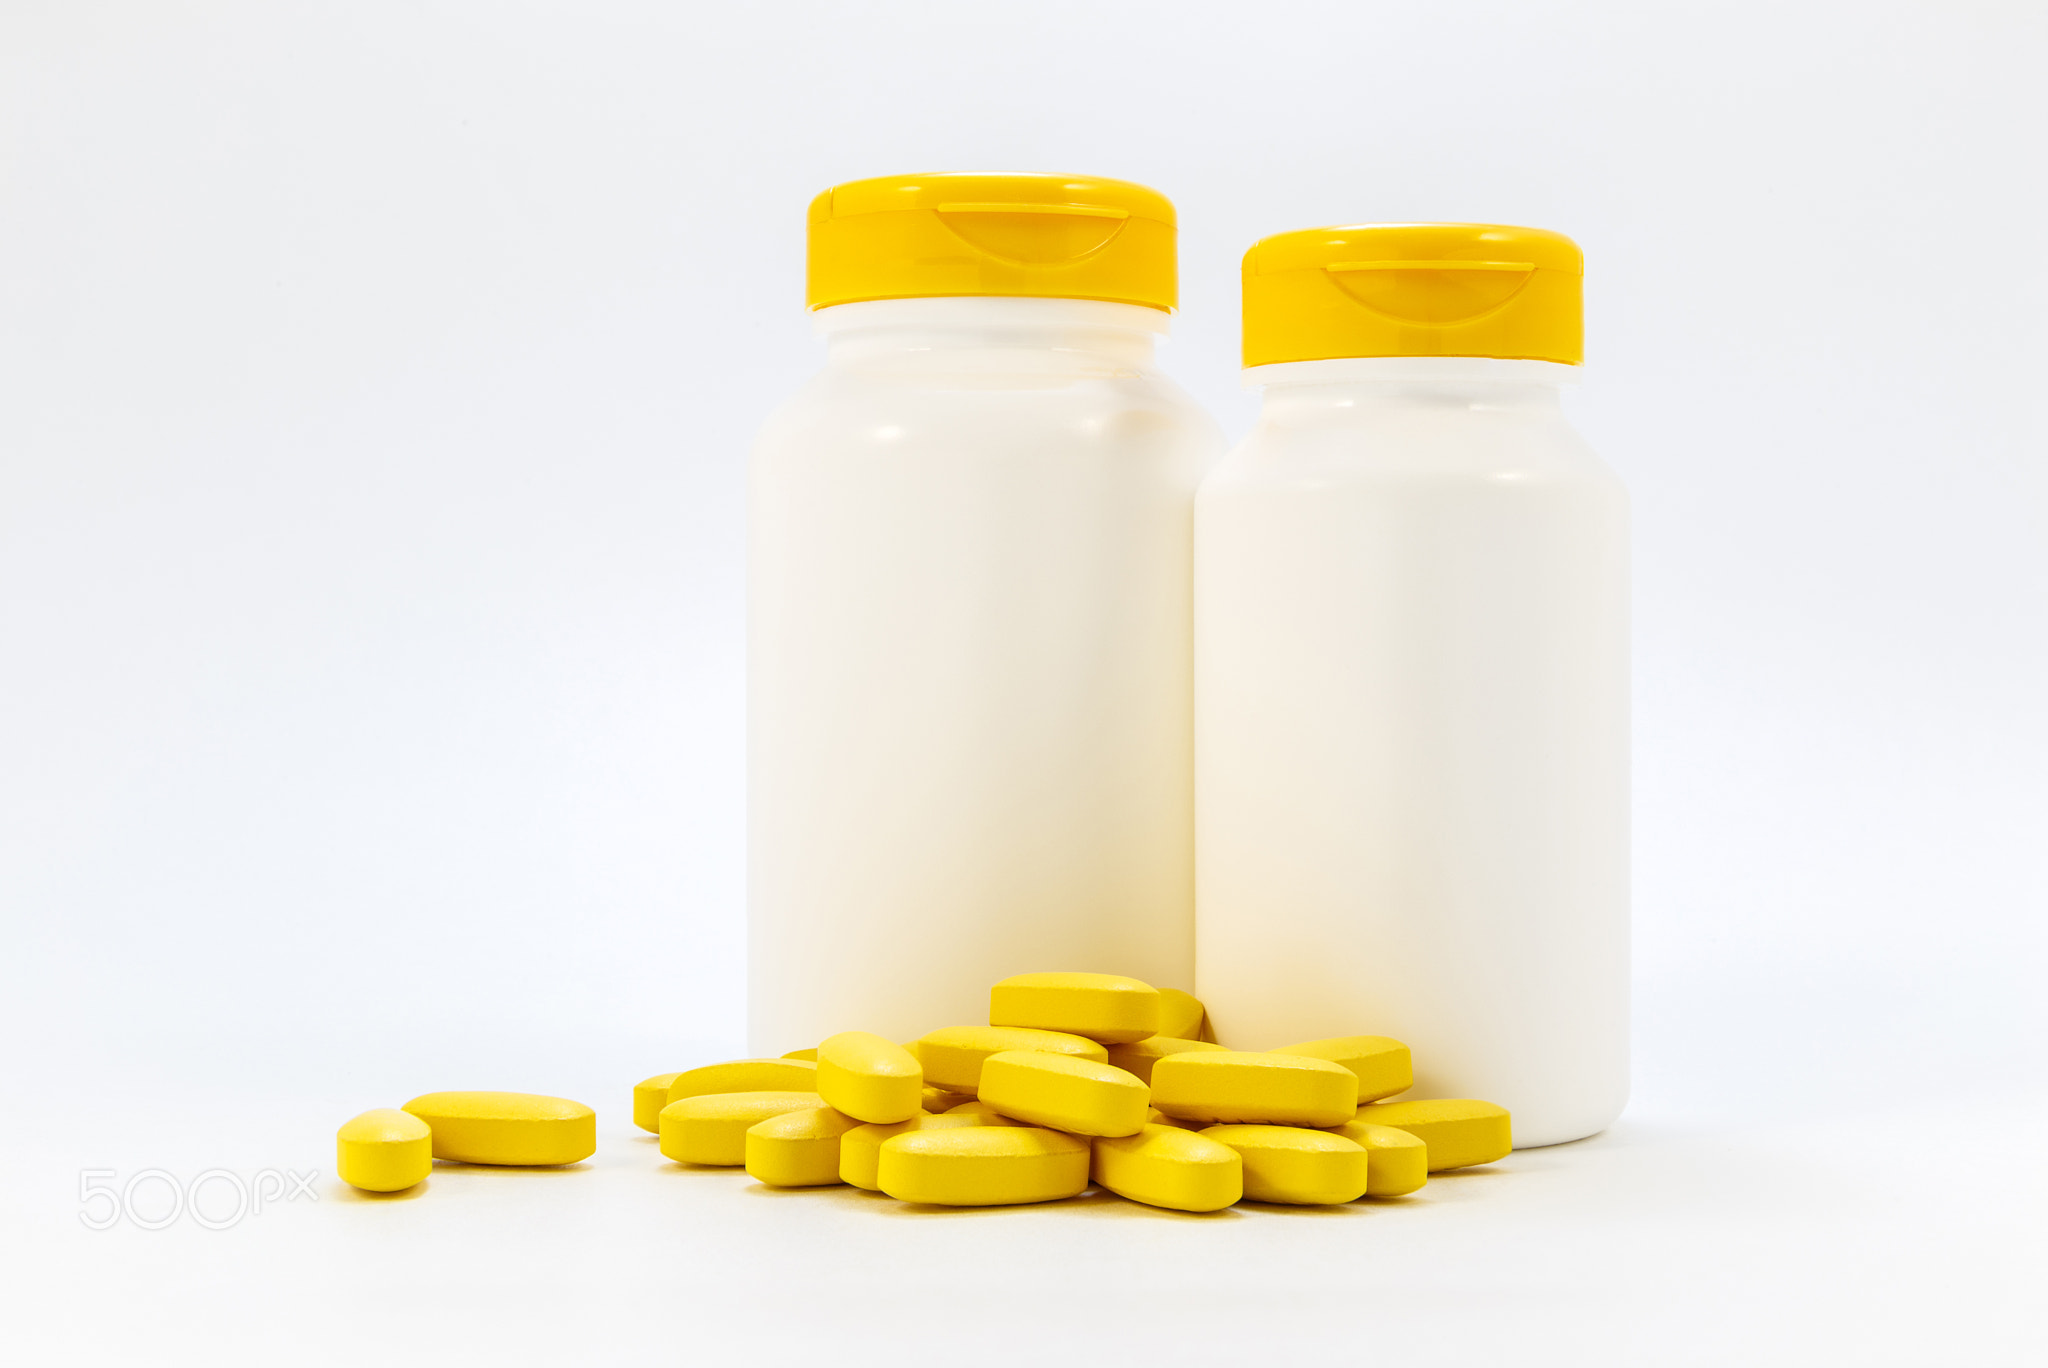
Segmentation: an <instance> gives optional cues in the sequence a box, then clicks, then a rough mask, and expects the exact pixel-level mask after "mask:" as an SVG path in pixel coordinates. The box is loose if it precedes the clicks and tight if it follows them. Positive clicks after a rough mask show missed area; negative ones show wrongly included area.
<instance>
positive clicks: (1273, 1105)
mask: <svg viewBox="0 0 2048 1368" xmlns="http://www.w3.org/2000/svg"><path fill="white" fill-rule="evenodd" d="M1152 1105H1153V1106H1155V1107H1157V1108H1159V1110H1161V1111H1163V1112H1165V1113H1166V1114H1167V1115H1168V1116H1179V1117H1183V1118H1185V1119H1187V1120H1190V1121H1211V1122H1215V1121H1225V1122H1247V1123H1251V1124H1264V1125H1275V1126H1341V1125H1343V1124H1344V1123H1345V1122H1346V1121H1349V1120H1350V1119H1351V1116H1352V1113H1354V1112H1356V1111H1357V1110H1358V1075H1356V1074H1354V1073H1352V1072H1351V1070H1349V1069H1347V1068H1345V1067H1344V1066H1343V1065H1342V1064H1332V1063H1331V1062H1330V1061H1329V1060H1327V1059H1309V1058H1306V1057H1305V1056H1302V1055H1282V1054H1258V1053H1255V1052H1253V1051H1250V1050H1202V1051H1190V1052H1189V1053H1186V1054H1175V1055H1168V1056H1166V1057H1165V1058H1163V1059H1161V1060H1159V1061H1157V1062H1156V1063H1155V1064H1153V1066H1152Z"/></svg>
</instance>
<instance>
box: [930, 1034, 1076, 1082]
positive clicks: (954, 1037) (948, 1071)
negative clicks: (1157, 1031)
mask: <svg viewBox="0 0 2048 1368" xmlns="http://www.w3.org/2000/svg"><path fill="white" fill-rule="evenodd" d="M1005 1050H1037V1051H1040V1052H1041V1053H1044V1054H1063V1055H1072V1056H1073V1057H1074V1058H1076V1059H1092V1060H1094V1061H1095V1062H1096V1063H1098V1064H1100V1063H1104V1062H1106V1061H1107V1060H1108V1058H1109V1054H1108V1051H1106V1050H1104V1049H1103V1047H1102V1046H1101V1045H1098V1044H1097V1043H1096V1042H1094V1041H1092V1040H1090V1039H1088V1038H1087V1037H1086V1036H1077V1035H1071V1034H1069V1033H1067V1032H1065V1031H1035V1030H1032V1029H1030V1028H1028V1027H1024V1026H946V1027H942V1028H941V1029H939V1030H936V1031H932V1032H929V1033H928V1034H926V1035H924V1036H922V1037H920V1038H919V1040H918V1042H917V1057H918V1059H919V1060H921V1061H923V1063H924V1079H925V1082H927V1083H936V1084H938V1085H939V1086H941V1087H944V1088H951V1089H952V1090H953V1091H955V1092H962V1093H966V1094H967V1095H968V1096H969V1097H972V1096H973V1095H974V1092H975V1090H976V1089H977V1088H979V1087H980V1086H981V1065H982V1061H984V1060H986V1059H987V1058H988V1057H989V1056H990V1055H992V1054H1001V1053H1002V1052H1003V1051H1005Z"/></svg>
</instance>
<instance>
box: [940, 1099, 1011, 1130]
mask: <svg viewBox="0 0 2048 1368" xmlns="http://www.w3.org/2000/svg"><path fill="white" fill-rule="evenodd" d="M945 1114H946V1115H947V1116H973V1117H978V1118H980V1119H981V1121H982V1122H983V1123H984V1124H986V1125H992V1126H993V1125H1014V1124H1016V1123H1015V1122H1014V1121H1012V1120H1011V1119H1010V1118H1009V1117H1007V1116H1005V1115H1003V1114H1002V1113H1001V1112H999V1111H997V1110H996V1109H995V1108H994V1107H991V1106H990V1105H989V1104H988V1103H986V1102H984V1101H982V1100H981V1099H980V1098H978V1097H977V1098H976V1099H975V1100H974V1101H972V1102H962V1103H961V1104H960V1105H959V1106H957V1107H948V1108H946V1111H945Z"/></svg>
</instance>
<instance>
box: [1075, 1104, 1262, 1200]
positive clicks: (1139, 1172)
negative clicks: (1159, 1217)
mask: <svg viewBox="0 0 2048 1368" xmlns="http://www.w3.org/2000/svg"><path fill="white" fill-rule="evenodd" d="M1092 1172H1093V1176H1094V1178H1095V1182H1096V1184H1097V1186H1100V1187H1105V1188H1108V1189H1109V1190H1110V1191H1111V1192H1114V1193H1115V1194H1116V1195H1117V1196H1119V1197H1128V1198H1129V1199H1130V1200H1132V1201H1134V1202H1143V1203H1144V1204H1145V1205H1147V1206H1156V1207H1165V1208H1167V1209H1169V1210H1172V1211H1221V1210H1222V1209H1223V1208H1224V1207H1227V1206H1229V1205H1230V1204H1231V1203H1232V1202H1235V1201H1236V1200H1237V1199H1238V1198H1240V1197H1242V1196H1244V1161H1243V1160H1242V1159H1240V1158H1239V1157H1238V1154H1237V1151H1236V1150H1234V1149H1232V1148H1230V1146H1228V1145H1225V1144H1222V1143H1220V1142H1218V1141H1215V1140H1211V1139H1210V1138H1209V1137H1208V1136H1206V1135H1196V1134H1195V1133H1194V1132H1192V1131H1185V1130H1181V1129H1179V1128H1177V1127H1174V1126H1157V1125H1148V1126H1146V1127H1145V1129H1143V1130H1141V1131H1139V1132H1138V1133H1137V1134H1136V1135H1127V1136H1124V1137H1122V1138H1120V1139H1112V1140H1097V1141H1096V1142H1095V1160H1094V1165H1093V1169H1092Z"/></svg>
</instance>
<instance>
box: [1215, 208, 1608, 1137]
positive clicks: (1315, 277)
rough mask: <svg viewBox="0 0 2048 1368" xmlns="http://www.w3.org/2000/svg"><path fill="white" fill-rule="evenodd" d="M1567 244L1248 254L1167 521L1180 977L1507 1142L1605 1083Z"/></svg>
mask: <svg viewBox="0 0 2048 1368" xmlns="http://www.w3.org/2000/svg"><path fill="white" fill-rule="evenodd" d="M1581 273H1582V268H1581V257H1580V253H1579V249H1578V248H1577V246H1576V245H1575V244H1573V243H1572V242H1571V241H1570V240H1569V239H1567V238H1564V237H1561V236H1559V235H1557V234H1555V233H1548V232H1542V231H1538V230H1535V229H1528V228H1510V227H1500V226H1492V225H1481V224H1398V225H1372V226H1363V227H1345V228H1328V229H1318V230H1313V231H1307V232H1296V233H1284V234H1281V235H1279V236H1276V237H1271V238H1267V239H1265V240H1263V241H1261V242H1260V243H1258V245H1256V246H1255V247H1253V248H1252V250H1251V251H1250V253H1249V254H1247V255H1246V257H1245V261H1244V311H1245V316H1244V345H1245V365H1246V367H1247V370H1246V378H1247V382H1248V384H1250V385H1254V386H1257V387H1261V388H1262V389H1263V390H1264V401H1263V408H1262V411H1261V414H1260V417H1259V421H1258V423H1257V426H1256V428H1255V429H1254V431H1253V432H1252V434H1251V436H1250V437H1249V438H1248V439H1247V440H1246V441H1245V442H1244V443H1243V444H1242V445H1241V446H1239V447H1238V448H1237V449H1236V450H1235V451H1233V452H1232V453H1231V454H1230V455H1229V456H1228V457H1226V458H1225V460H1224V461H1223V462H1222V463H1221V464H1219V465H1218V467H1217V468H1216V470H1215V471H1214V472H1213V473H1212V474H1211V475H1210V476H1209V478H1208V480H1207V481H1206V482H1205V483H1204V485H1203V487H1202V491H1201V495H1200V497H1199V499H1198V501H1197V510H1196V572H1195V594H1196V627H1195V641H1196V685H1195V691H1196V714H1197V721H1196V757H1197V779H1196V794H1197V824H1196V830H1197V836H1196V843H1197V849H1196V863H1197V871H1198V874H1197V877H1198V890H1197V925H1198V931H1197V979H1198V983H1199V987H1198V989H1197V992H1198V994H1199V996H1200V997H1201V998H1202V999H1203V1001H1204V1002H1206V1003H1207V1004H1208V1008H1209V1013H1210V1018H1211V1020H1212V1021H1213V1022H1214V1023H1215V1025H1216V1029H1217V1031H1218V1033H1219V1035H1220V1037H1221V1038H1222V1039H1224V1040H1226V1041H1228V1042H1230V1043H1231V1044H1232V1045H1234V1046H1237V1047H1239V1048H1267V1047H1271V1046H1275V1045H1280V1044H1284V1043H1287V1042H1289V1041H1295V1040H1303V1039H1314V1038H1320V1037H1325V1036H1332V1035H1348V1034H1356V1033H1361V1032H1363V1033H1372V1034H1380V1035H1389V1036H1395V1037H1398V1038H1399V1039H1401V1040H1404V1041H1406V1042H1407V1043H1408V1044H1409V1045H1410V1046H1411V1047H1412V1048H1413V1050H1414V1053H1415V1072H1416V1086H1415V1090H1414V1092H1413V1093H1412V1094H1411V1095H1412V1096H1415V1097H1476V1098H1483V1099H1485V1100H1487V1101H1491V1102H1497V1103H1499V1104H1501V1105H1503V1106H1505V1107H1507V1108H1508V1109H1509V1111H1510V1112H1511V1113H1512V1115H1513V1118H1514V1119H1513V1126H1514V1137H1515V1143H1516V1144H1517V1145H1518V1146H1523V1147H1526V1146H1534V1145H1547V1144H1555V1143H1558V1142H1561V1141H1566V1140H1575V1139H1578V1138H1580V1137H1582V1136H1586V1135H1591V1134H1593V1133H1594V1132H1596V1131H1599V1130H1601V1129H1603V1128H1604V1127H1606V1126H1607V1125H1608V1123H1609V1122H1611V1121H1612V1120H1613V1119H1614V1118H1615V1117H1616V1116H1617V1115H1618V1114H1619V1113H1620V1111H1621V1108H1622V1106H1623V1104H1624V1102H1625V1101H1626V1098H1627V1093H1628V1001H1629V997H1628V803H1629V789H1628V706H1629V705H1628V676H1629V671H1628V506H1627V500H1626V496H1625V494H1624V492H1623V490H1622V487H1621V484H1620V482H1619V481H1618V480H1617V479H1616V478H1615V476H1614V475H1613V474H1612V473H1611V472H1610V471H1609V470H1608V469H1607V467H1606V466H1604V465H1603V464H1602V463H1601V461H1600V459H1599V458H1598V457H1597V456H1595V455H1594V453H1593V452H1592V450H1591V449H1590V448H1589V447H1588V446H1587V445H1586V443H1585V442H1584V441H1583V440H1582V439H1581V438H1580V437H1579V435H1578V434H1577V433H1576V432H1575V431H1574V430H1573V429H1572V427H1571V425H1570V424H1569V423H1568V422H1567V421H1566V419H1565V417H1564V414H1563V412H1562V410H1561V409H1560V406H1559V386H1560V385H1561V384H1563V383H1565V382H1567V381H1569V380H1570V379H1571V377H1572V376H1573V375H1574V374H1575V372H1576V369H1577V366H1578V363H1579V361H1580V359H1581V353H1580V280H1581Z"/></svg>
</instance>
